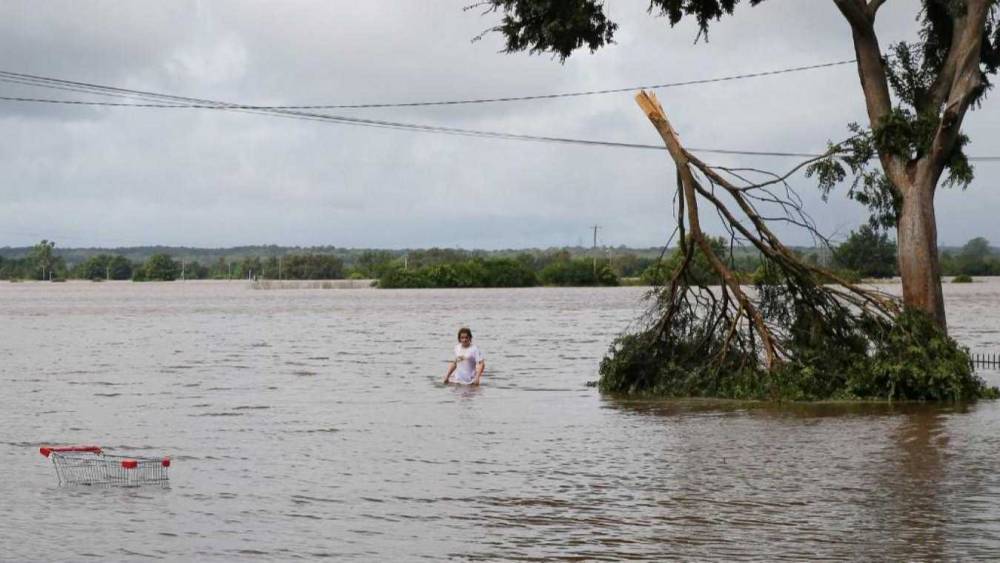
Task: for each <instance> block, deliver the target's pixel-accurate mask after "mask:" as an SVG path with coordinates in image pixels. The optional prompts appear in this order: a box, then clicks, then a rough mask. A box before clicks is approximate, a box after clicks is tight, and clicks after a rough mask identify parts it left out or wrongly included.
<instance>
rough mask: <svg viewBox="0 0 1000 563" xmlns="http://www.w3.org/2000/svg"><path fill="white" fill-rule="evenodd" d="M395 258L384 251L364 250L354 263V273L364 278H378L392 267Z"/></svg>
mask: <svg viewBox="0 0 1000 563" xmlns="http://www.w3.org/2000/svg"><path fill="white" fill-rule="evenodd" d="M394 259H395V256H393V254H392V253H391V252H389V251H386V250H366V251H364V252H362V253H361V255H360V256H358V258H357V259H356V260H355V261H354V271H355V272H357V273H359V274H361V276H362V277H366V278H379V277H382V275H383V274H385V273H386V271H388V269H389V268H390V267H391V266H392V263H393V260H394Z"/></svg>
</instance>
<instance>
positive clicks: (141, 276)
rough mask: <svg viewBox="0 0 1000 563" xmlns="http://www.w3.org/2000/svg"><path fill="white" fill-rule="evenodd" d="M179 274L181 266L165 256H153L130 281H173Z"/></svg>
mask: <svg viewBox="0 0 1000 563" xmlns="http://www.w3.org/2000/svg"><path fill="white" fill-rule="evenodd" d="M180 272H181V265H180V264H179V263H177V262H175V261H174V260H173V258H171V257H170V256H169V255H167V254H154V255H152V256H150V257H149V260H146V263H145V264H143V265H142V268H141V269H140V271H137V272H136V274H137V275H136V276H134V277H133V278H132V279H133V280H135V281H173V280H175V279H177V277H178V276H179V275H180Z"/></svg>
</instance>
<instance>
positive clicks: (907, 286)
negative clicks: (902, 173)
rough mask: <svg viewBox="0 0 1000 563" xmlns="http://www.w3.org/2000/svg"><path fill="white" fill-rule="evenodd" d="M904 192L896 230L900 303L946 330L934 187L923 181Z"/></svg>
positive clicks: (928, 180)
mask: <svg viewBox="0 0 1000 563" xmlns="http://www.w3.org/2000/svg"><path fill="white" fill-rule="evenodd" d="M905 191H906V197H904V198H903V206H902V209H901V211H900V214H899V223H898V225H897V231H896V244H897V248H898V261H899V276H900V278H901V279H902V282H903V303H904V304H905V305H906V307H908V308H911V309H919V310H921V311H924V312H926V313H927V314H929V315H930V316H931V318H933V319H934V322H935V323H936V324H937V325H938V326H939V327H941V329H942V330H947V328H948V323H947V319H946V317H945V313H944V296H943V295H942V293H941V265H940V262H939V261H938V247H937V220H936V219H935V216H934V184H933V183H931V182H930V179H925V180H924V182H923V185H919V184H913V185H910V186H909V187H908V188H907V189H906V190H905Z"/></svg>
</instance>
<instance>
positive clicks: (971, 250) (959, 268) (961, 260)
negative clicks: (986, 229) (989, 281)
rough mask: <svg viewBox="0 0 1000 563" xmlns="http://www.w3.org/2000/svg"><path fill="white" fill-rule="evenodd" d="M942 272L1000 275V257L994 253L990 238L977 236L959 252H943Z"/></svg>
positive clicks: (968, 274)
mask: <svg viewBox="0 0 1000 563" xmlns="http://www.w3.org/2000/svg"><path fill="white" fill-rule="evenodd" d="M941 273H942V274H945V275H967V276H996V275H1000V258H998V257H997V256H996V255H994V254H993V250H992V249H991V248H990V243H989V241H988V240H986V239H984V238H982V237H976V238H974V239H972V240H970V241H969V242H967V243H965V246H963V247H962V248H961V249H960V250H959V251H958V253H957V254H953V253H951V252H947V251H946V252H942V253H941Z"/></svg>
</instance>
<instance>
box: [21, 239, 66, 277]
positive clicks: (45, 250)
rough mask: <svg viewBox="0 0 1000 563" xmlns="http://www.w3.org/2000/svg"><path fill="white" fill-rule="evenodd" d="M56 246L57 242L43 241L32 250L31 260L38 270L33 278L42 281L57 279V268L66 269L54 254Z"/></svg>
mask: <svg viewBox="0 0 1000 563" xmlns="http://www.w3.org/2000/svg"><path fill="white" fill-rule="evenodd" d="M55 246H56V243H55V242H53V241H49V240H44V239H43V240H42V241H41V242H39V243H38V244H36V245H35V246H34V248H32V249H31V254H30V255H29V259H30V260H31V262H32V263H34V265H35V268H36V269H37V270H38V273H37V274H36V275H33V276H31V277H33V278H35V279H42V280H48V279H54V278H55V277H56V276H55V273H54V270H55V269H56V267H57V266H62V269H65V266H64V264H63V263H62V262H61V261H60V260H59V258H58V257H57V256H55V253H54V252H53V249H54V248H55Z"/></svg>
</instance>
